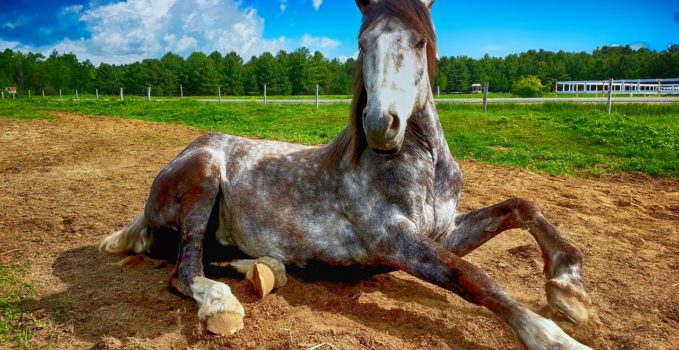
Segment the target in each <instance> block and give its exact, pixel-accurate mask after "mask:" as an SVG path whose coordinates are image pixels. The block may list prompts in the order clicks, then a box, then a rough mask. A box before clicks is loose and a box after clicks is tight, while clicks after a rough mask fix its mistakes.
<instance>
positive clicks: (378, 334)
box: [0, 100, 679, 349]
mask: <svg viewBox="0 0 679 350" xmlns="http://www.w3.org/2000/svg"><path fill="white" fill-rule="evenodd" d="M438 108H439V114H440V118H441V121H442V125H443V127H444V130H445V132H446V138H447V141H448V144H449V146H450V149H451V150H452V152H453V155H454V156H455V157H456V158H457V159H461V160H462V162H461V167H462V170H463V172H464V175H465V187H464V193H463V196H462V201H461V208H460V210H462V211H465V210H469V209H472V208H479V207H482V206H485V205H489V204H492V203H495V202H498V201H500V200H503V199H506V198H508V197H510V196H520V197H524V198H526V199H529V200H532V201H534V202H535V203H536V204H538V205H539V206H540V207H541V208H542V209H543V210H544V212H545V213H546V215H547V216H548V217H549V219H550V220H551V221H552V222H553V223H554V224H555V225H556V226H557V227H558V228H559V229H560V230H561V231H562V232H563V234H564V235H565V237H567V238H568V239H569V240H570V241H572V242H574V243H576V244H577V245H578V246H579V247H581V248H582V249H583V251H584V253H585V255H586V259H587V260H586V262H585V276H586V278H587V280H588V288H589V290H590V292H591V295H592V298H593V303H594V306H595V308H596V309H597V310H598V315H597V316H596V317H594V319H593V320H592V321H590V322H589V323H587V324H585V325H583V326H579V327H576V326H573V325H571V324H570V323H568V322H567V321H566V320H564V319H563V318H561V317H560V316H558V315H556V314H555V313H554V312H553V311H552V310H551V309H550V308H549V307H548V306H547V304H546V301H545V300H544V292H543V291H542V290H541V289H542V284H543V281H542V278H543V277H542V273H541V269H542V261H541V257H540V252H539V250H538V249H537V246H536V245H535V244H534V242H533V241H532V239H531V238H530V237H529V235H528V234H527V233H526V232H523V231H520V230H515V231H511V232H509V233H507V234H505V235H502V236H499V237H497V238H496V239H494V240H493V241H491V242H490V243H489V244H487V245H485V246H483V247H482V248H480V249H479V250H478V251H475V252H474V253H472V254H471V255H469V256H468V259H469V260H470V261H472V262H474V263H475V264H478V265H479V266H480V267H482V268H483V269H484V270H485V271H487V272H488V273H489V274H490V275H491V276H492V277H493V278H494V279H496V280H497V281H498V282H499V283H500V284H501V285H502V286H503V287H504V288H505V289H506V290H507V291H508V293H509V294H510V295H512V296H513V297H515V298H516V299H517V300H518V301H520V302H521V303H523V304H524V305H527V306H529V307H530V308H531V309H533V310H535V311H536V312H538V313H540V314H542V315H545V316H547V317H550V318H552V319H554V320H555V321H556V322H557V323H558V324H559V325H560V326H561V327H563V329H564V330H566V331H567V332H568V333H569V334H571V335H572V336H574V337H575V338H576V339H578V340H580V341H582V342H583V343H585V344H588V345H591V346H593V347H594V348H597V349H673V348H677V347H679V341H678V339H679V327H677V323H679V306H678V305H677V302H676V295H677V291H678V290H679V287H678V286H677V282H679V281H677V280H676V276H677V271H678V270H679V255H677V252H679V159H678V155H679V104H659V105H640V104H618V105H615V107H614V113H613V114H611V115H608V114H606V113H605V111H604V108H605V107H604V106H603V105H596V104H588V105H584V104H583V105H580V104H555V103H547V104H540V105H512V104H506V105H490V106H489V111H488V113H486V114H483V113H481V112H480V106H474V105H457V104H447V105H439V107H438ZM348 109H349V107H348V105H341V104H340V105H323V106H321V108H320V110H318V111H317V110H316V109H315V107H313V106H310V105H266V106H264V105H260V104H254V103H253V104H207V103H200V102H196V101H151V102H148V101H138V100H137V101H125V102H122V103H121V102H118V101H84V100H83V101H68V102H66V101H64V102H60V101H55V100H47V101H40V100H32V101H25V100H16V101H8V100H5V101H0V131H1V133H0V149H2V152H1V153H0V192H2V193H3V195H2V196H1V197H0V242H2V244H1V245H0V347H24V348H54V349H67V348H83V347H90V346H93V345H95V346H97V348H100V349H128V348H129V349H132V348H135V349H137V348H149V349H151V348H170V347H175V348H184V347H192V348H213V347H225V348H234V349H261V348H266V349H306V348H309V347H312V346H315V345H318V344H321V343H328V344H332V345H333V346H336V347H338V348H341V349H421V348H432V349H447V348H453V349H518V348H519V345H518V342H516V340H514V336H513V335H512V333H511V331H510V330H509V328H507V327H506V326H504V325H503V324H502V322H501V321H500V320H499V319H497V318H495V317H493V316H492V314H491V313H490V312H488V311H486V310H484V309H482V308H480V307H475V306H473V305H470V304H467V303H465V302H464V301H462V300H461V299H460V298H459V297H457V296H455V295H452V294H451V293H448V292H445V291H443V290H441V289H439V288H437V287H434V286H432V285H429V284H426V283H423V282H420V281H418V280H417V279H415V278H412V277H410V276H408V275H406V274H404V273H402V272H396V273H390V274H385V275H380V276H376V277H373V278H371V279H368V280H363V281H358V282H355V281H326V280H322V281H305V280H303V279H302V278H301V277H298V276H295V275H294V274H293V275H291V278H290V281H289V284H288V285H287V286H285V287H284V288H282V289H281V290H279V291H277V292H276V293H274V294H272V295H269V296H268V297H267V298H265V299H264V300H261V301H260V300H258V299H257V297H256V296H255V293H254V292H253V290H252V287H251V285H250V283H249V282H247V281H244V280H243V279H242V278H240V277H239V276H238V275H236V274H234V273H231V272H230V271H229V270H227V269H224V268H222V267H219V266H214V267H212V268H211V269H209V270H208V273H209V275H211V276H213V277H215V278H218V279H220V280H225V281H227V282H228V284H229V285H230V286H231V287H232V289H233V291H234V294H235V295H237V296H238V297H239V299H240V300H241V302H242V303H243V305H244V307H245V309H246V318H245V324H246V327H245V329H244V330H243V331H242V332H240V333H238V334H237V335H236V336H234V337H232V338H223V339H222V338H216V337H212V336H209V335H205V334H204V330H203V329H201V327H200V326H199V323H198V322H197V319H196V306H195V304H194V303H193V302H192V301H190V300H187V299H185V298H182V297H180V296H178V295H173V294H170V293H168V292H167V289H166V277H167V275H168V274H169V273H170V271H171V270H172V268H173V266H172V265H170V264H165V263H158V262H147V261H139V262H138V264H136V266H124V267H120V266H117V265H115V262H116V261H117V259H116V258H115V257H111V256H108V255H105V254H103V253H99V252H98V251H97V249H96V244H97V243H98V242H99V240H100V239H101V238H103V237H104V236H105V235H107V234H108V233H110V232H112V231H115V230H118V229H119V228H120V227H122V226H123V225H125V224H126V223H127V221H128V220H129V219H130V218H131V217H133V216H134V215H135V214H136V213H138V212H139V211H140V210H141V209H142V206H143V203H144V200H145V198H146V195H147V191H148V188H149V185H150V182H151V181H152V179H153V177H154V176H155V175H156V173H157V172H158V170H159V169H160V168H161V167H162V166H163V165H164V164H165V163H167V162H168V161H169V160H170V159H171V158H172V157H174V156H175V155H176V154H177V153H178V152H179V151H180V150H181V149H182V148H183V147H184V146H185V145H186V144H188V143H189V142H190V141H191V140H192V139H193V138H195V137H196V136H198V135H200V134H201V133H203V132H205V131H206V130H216V131H222V132H227V133H232V134H237V135H243V136H248V137H256V138H268V139H279V140H285V141H291V142H300V143H305V144H322V143H327V142H328V141H330V140H331V139H332V138H333V137H334V136H335V135H336V134H337V133H338V132H339V131H340V130H341V129H342V128H343V126H344V125H345V124H346V118H347V113H348Z"/></svg>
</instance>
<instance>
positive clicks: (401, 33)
mask: <svg viewBox="0 0 679 350" xmlns="http://www.w3.org/2000/svg"><path fill="white" fill-rule="evenodd" d="M432 3H433V1H432V0H356V4H357V6H358V8H359V10H360V12H361V13H362V24H361V28H360V33H359V35H358V42H359V56H358V59H357V64H356V71H355V76H354V94H353V99H352V104H351V112H350V117H349V123H348V125H347V126H346V128H345V129H344V130H343V131H342V132H341V133H340V134H339V135H338V136H337V137H336V138H335V139H334V140H333V141H332V142H331V143H329V144H327V145H324V146H303V145H296V144H289V143H284V142H278V141H268V140H252V139H247V138H241V137H236V136H230V135H226V134H220V133H208V134H205V135H203V136H200V137H198V138H197V139H196V140H195V141H193V142H192V143H191V144H190V145H188V146H187V147H186V148H185V149H184V150H183V151H181V153H179V155H178V156H177V157H176V158H175V159H173V160H172V161H170V162H169V163H168V164H167V165H166V166H165V167H164V168H163V169H162V170H161V171H160V172H159V173H158V175H157V176H156V177H155V179H154V181H153V183H152V185H151V189H150V192H149V196H148V199H147V201H146V205H145V208H144V211H143V213H141V214H140V215H139V216H137V217H136V218H135V219H134V220H132V222H131V223H130V224H128V225H127V226H126V227H125V228H123V229H122V230H120V231H118V232H116V233H114V234H112V235H110V236H109V237H107V238H105V239H104V240H103V241H102V242H101V245H100V247H101V249H102V250H104V251H107V252H111V253H120V254H128V255H131V254H147V255H153V254H156V253H160V252H163V251H166V252H167V251H170V252H172V253H170V254H169V255H172V254H176V255H175V257H176V259H177V264H176V267H175V269H174V271H173V272H172V275H171V277H170V280H169V284H170V286H171V288H174V289H176V290H177V291H178V292H180V293H182V294H184V295H186V296H187V297H190V298H193V299H195V301H196V302H197V303H198V306H199V308H198V315H199V318H200V319H201V320H207V322H210V320H215V319H219V318H220V317H221V318H223V319H226V320H228V321H229V322H235V324H236V326H234V327H231V328H230V329H228V330H227V331H226V332H225V334H230V333H233V332H235V331H237V330H239V329H240V328H242V319H243V315H244V310H243V307H242V305H241V304H240V302H239V301H238V299H237V298H236V297H235V296H234V295H233V294H232V293H231V290H230V288H229V287H228V286H227V285H226V284H225V283H222V282H219V281H215V280H211V279H208V278H206V277H205V276H204V273H203V259H204V255H205V254H204V253H205V252H206V251H208V250H214V248H215V245H220V246H227V247H232V248H234V249H235V250H236V251H238V252H240V253H242V254H244V255H246V256H249V257H251V258H254V259H268V260H273V261H277V262H280V263H281V264H285V265H288V266H294V267H305V266H311V265H312V264H314V263H323V264H327V265H329V266H338V267H350V266H365V267H380V268H386V269H390V270H401V271H404V272H406V273H408V274H410V275H412V276H415V277H417V278H419V279H421V280H423V281H427V282H430V283H432V284H435V285H437V286H439V287H441V288H445V289H447V290H448V291H451V292H453V293H455V294H457V295H459V296H460V297H462V298H464V299H465V300H466V301H468V302H470V303H473V304H476V305H481V306H483V307H485V308H487V309H488V310H490V311H492V312H493V313H494V314H495V315H497V317H499V318H500V319H502V320H503V321H504V322H505V323H506V324H507V325H508V326H509V327H510V328H511V329H512V330H513V331H514V333H515V334H516V335H517V337H518V340H519V341H520V342H521V343H522V344H523V345H524V346H525V347H526V348H528V349H557V348H558V349H589V347H587V346H585V345H583V344H581V343H579V342H578V341H576V340H575V339H573V338H571V337H570V336H569V335H568V334H566V333H565V332H564V331H563V330H562V329H561V328H559V327H558V326H557V325H556V324H555V323H554V322H553V321H551V320H548V319H546V318H543V317H542V316H540V315H538V314H536V313H534V312H533V311H531V310H529V309H527V308H526V307H524V306H522V305H520V304H519V303H518V302H516V301H515V300H513V299H512V298H511V297H510V296H509V295H507V293H505V292H504V291H503V290H502V288H501V287H500V286H499V285H498V284H497V283H496V282H494V281H493V280H492V279H491V278H490V277H489V276H488V275H487V274H486V273H485V272H484V271H482V270H481V269H480V268H478V267H476V266H475V265H473V264H471V263H470V262H468V261H466V260H464V259H463V257H464V256H465V255H466V254H469V253H470V252H471V251H473V250H474V249H476V248H478V247H479V246H481V245H482V244H484V243H485V242H487V241H488V240H490V239H492V238H493V237H495V236H496V235H498V234H500V233H501V232H503V231H506V230H508V229H514V228H521V229H526V230H527V231H528V232H530V234H531V235H532V237H533V238H534V239H535V241H537V244H538V245H539V246H540V249H541V252H542V257H543V260H544V275H545V279H546V283H545V292H546V295H547V301H548V303H549V304H550V305H551V306H552V307H553V308H555V309H556V310H557V311H558V312H560V313H561V314H563V315H564V316H565V317H566V318H567V319H568V320H571V321H573V322H575V323H582V322H584V321H586V320H587V319H588V318H589V316H590V313H591V311H590V305H591V303H590V301H589V297H588V294H587V291H586V288H585V283H584V278H583V274H582V265H583V259H584V256H583V253H582V252H581V251H580V250H579V249H578V248H577V247H575V246H574V245H573V244H571V243H569V242H568V241H566V240H565V239H564V238H563V237H562V236H561V234H560V233H559V231H558V230H557V229H556V228H555V227H554V226H553V225H552V224H551V223H550V222H549V221H548V220H547V219H546V218H545V216H544V215H543V214H542V212H541V210H540V209H539V208H538V207H537V206H536V205H535V204H533V203H531V202H529V201H527V200H524V199H519V198H511V199H508V200H505V201H503V202H500V203H497V204H495V205H492V206H489V207H486V208H482V209H478V210H472V211H469V212H462V213H458V212H457V204H458V202H459V199H460V195H461V188H462V172H461V170H460V167H459V166H458V164H457V163H456V161H455V160H454V158H453V156H452V154H451V152H450V150H449V148H448V145H447V143H446V140H445V138H444V134H443V130H442V127H441V123H440V121H439V118H438V114H437V112H436V106H435V103H434V98H433V94H432V91H431V80H432V79H433V77H434V76H435V74H436V52H437V48H436V37H435V32H434V27H433V23H432V19H431V13H430V11H431V7H432ZM221 258H224V259H229V258H230V257H229V256H221ZM250 261H252V260H250ZM260 261H261V260H260ZM244 264H245V265H248V264H249V265H250V266H251V265H252V262H249V263H248V262H245V263H244Z"/></svg>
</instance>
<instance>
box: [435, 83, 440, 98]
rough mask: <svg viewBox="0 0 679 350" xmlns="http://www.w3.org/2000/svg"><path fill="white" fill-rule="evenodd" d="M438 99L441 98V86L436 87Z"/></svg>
mask: <svg viewBox="0 0 679 350" xmlns="http://www.w3.org/2000/svg"><path fill="white" fill-rule="evenodd" d="M436 97H437V98H441V85H436Z"/></svg>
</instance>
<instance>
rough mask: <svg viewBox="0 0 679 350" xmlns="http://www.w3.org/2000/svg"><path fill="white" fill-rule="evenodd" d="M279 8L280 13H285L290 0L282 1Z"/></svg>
mask: <svg viewBox="0 0 679 350" xmlns="http://www.w3.org/2000/svg"><path fill="white" fill-rule="evenodd" d="M278 8H279V9H280V10H281V12H280V13H283V12H285V10H286V9H287V8H288V0H280V1H279V4H278Z"/></svg>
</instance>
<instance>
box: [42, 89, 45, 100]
mask: <svg viewBox="0 0 679 350" xmlns="http://www.w3.org/2000/svg"><path fill="white" fill-rule="evenodd" d="M42 99H43V100H44V99H45V90H42Z"/></svg>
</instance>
